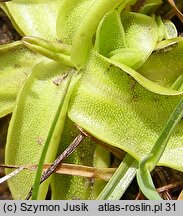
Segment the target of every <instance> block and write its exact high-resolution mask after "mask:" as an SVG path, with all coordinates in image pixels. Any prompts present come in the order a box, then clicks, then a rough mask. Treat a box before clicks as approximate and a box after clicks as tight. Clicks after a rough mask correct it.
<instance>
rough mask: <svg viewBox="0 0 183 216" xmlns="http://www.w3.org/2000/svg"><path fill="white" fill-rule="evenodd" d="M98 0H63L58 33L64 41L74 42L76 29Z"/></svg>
mask: <svg viewBox="0 0 183 216" xmlns="http://www.w3.org/2000/svg"><path fill="white" fill-rule="evenodd" d="M95 1H96V0H62V2H61V5H60V11H59V15H58V18H57V34H58V36H59V38H60V39H61V41H63V42H64V43H68V44H72V40H73V36H74V34H75V31H76V30H77V28H78V27H79V25H80V23H81V21H82V20H83V18H84V16H85V15H86V13H87V11H88V9H89V8H91V6H92V5H93V3H94V2H95Z"/></svg>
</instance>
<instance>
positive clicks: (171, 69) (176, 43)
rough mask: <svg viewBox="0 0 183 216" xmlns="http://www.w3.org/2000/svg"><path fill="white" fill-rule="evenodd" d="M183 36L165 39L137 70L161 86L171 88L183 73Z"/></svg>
mask: <svg viewBox="0 0 183 216" xmlns="http://www.w3.org/2000/svg"><path fill="white" fill-rule="evenodd" d="M182 58H183V38H181V37H180V38H179V37H178V38H174V39H169V40H164V41H162V42H160V43H159V44H157V47H156V51H155V52H153V53H152V55H151V56H150V57H149V58H148V59H147V61H146V62H145V63H144V64H143V65H142V67H140V68H139V69H138V70H137V71H138V73H140V74H142V75H143V76H144V77H146V78H147V79H149V80H152V81H153V82H156V83H158V84H159V85H161V86H165V87H167V88H171V86H172V85H173V83H174V82H175V81H176V79H177V78H178V77H179V76H180V75H181V74H182V73H183V69H182V68H183V61H182Z"/></svg>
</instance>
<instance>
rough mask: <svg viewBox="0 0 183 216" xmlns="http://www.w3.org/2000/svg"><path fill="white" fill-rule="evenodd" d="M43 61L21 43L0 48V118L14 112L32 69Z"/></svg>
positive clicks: (41, 57)
mask: <svg viewBox="0 0 183 216" xmlns="http://www.w3.org/2000/svg"><path fill="white" fill-rule="evenodd" d="M43 59H45V58H44V57H43V56H41V55H38V54H36V53H34V52H32V51H30V50H28V49H27V48H26V47H24V46H23V45H22V44H21V42H14V43H11V44H6V45H2V46H0V62H1V64H0V117H2V116H5V115H7V114H9V113H11V112H12V111H13V108H14V106H15V100H16V97H17V94H18V92H19V90H20V88H21V87H22V85H23V83H24V82H25V80H26V79H27V77H28V75H29V74H30V73H31V71H32V68H33V67H34V66H35V65H36V64H37V63H38V62H40V61H42V60H43Z"/></svg>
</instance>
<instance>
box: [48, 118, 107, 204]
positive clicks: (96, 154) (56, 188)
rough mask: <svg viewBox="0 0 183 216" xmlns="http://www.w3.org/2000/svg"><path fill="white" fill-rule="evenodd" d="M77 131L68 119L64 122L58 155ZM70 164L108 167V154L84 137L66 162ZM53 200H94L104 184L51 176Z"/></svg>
mask: <svg viewBox="0 0 183 216" xmlns="http://www.w3.org/2000/svg"><path fill="white" fill-rule="evenodd" d="M78 133H79V130H78V129H77V128H76V126H75V125H74V124H73V122H71V120H70V119H69V118H68V119H67V120H66V122H65V126H64V131H63V134H62V139H61V142H60V146H59V150H58V155H59V154H60V153H61V152H63V150H64V149H65V148H66V147H67V146H68V145H69V144H70V143H71V142H72V141H73V139H74V138H75V137H76V136H77V135H78ZM98 148H99V149H98ZM64 161H66V162H67V163H70V164H79V165H86V166H94V167H97V168H104V167H109V165H110V155H109V152H107V151H105V150H104V149H101V147H99V146H96V144H95V142H94V141H92V140H91V139H90V138H88V137H86V138H85V139H84V141H83V142H82V143H81V144H80V146H79V147H78V148H77V149H76V150H75V151H74V152H73V153H72V155H70V156H69V157H68V158H67V159H66V160H64ZM50 184H51V191H52V199H53V200H65V199H69V200H75V199H79V200H80V199H81V200H85V199H96V197H97V196H98V194H99V193H100V192H101V190H102V188H103V187H104V185H105V184H106V182H105V181H103V180H98V179H87V178H83V177H79V176H68V175H58V174H53V176H52V178H51V183H50Z"/></svg>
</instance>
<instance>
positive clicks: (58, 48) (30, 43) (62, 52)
mask: <svg viewBox="0 0 183 216" xmlns="http://www.w3.org/2000/svg"><path fill="white" fill-rule="evenodd" d="M22 43H23V44H24V45H25V46H26V47H28V48H29V49H30V50H33V51H35V52H38V53H40V54H42V55H43V56H46V57H48V58H50V59H52V60H55V61H57V62H60V63H61V64H65V65H68V66H71V67H72V66H73V64H72V62H71V58H70V50H71V47H70V46H69V45H67V44H63V43H60V42H51V41H48V40H44V39H42V38H37V37H23V38H22Z"/></svg>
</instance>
